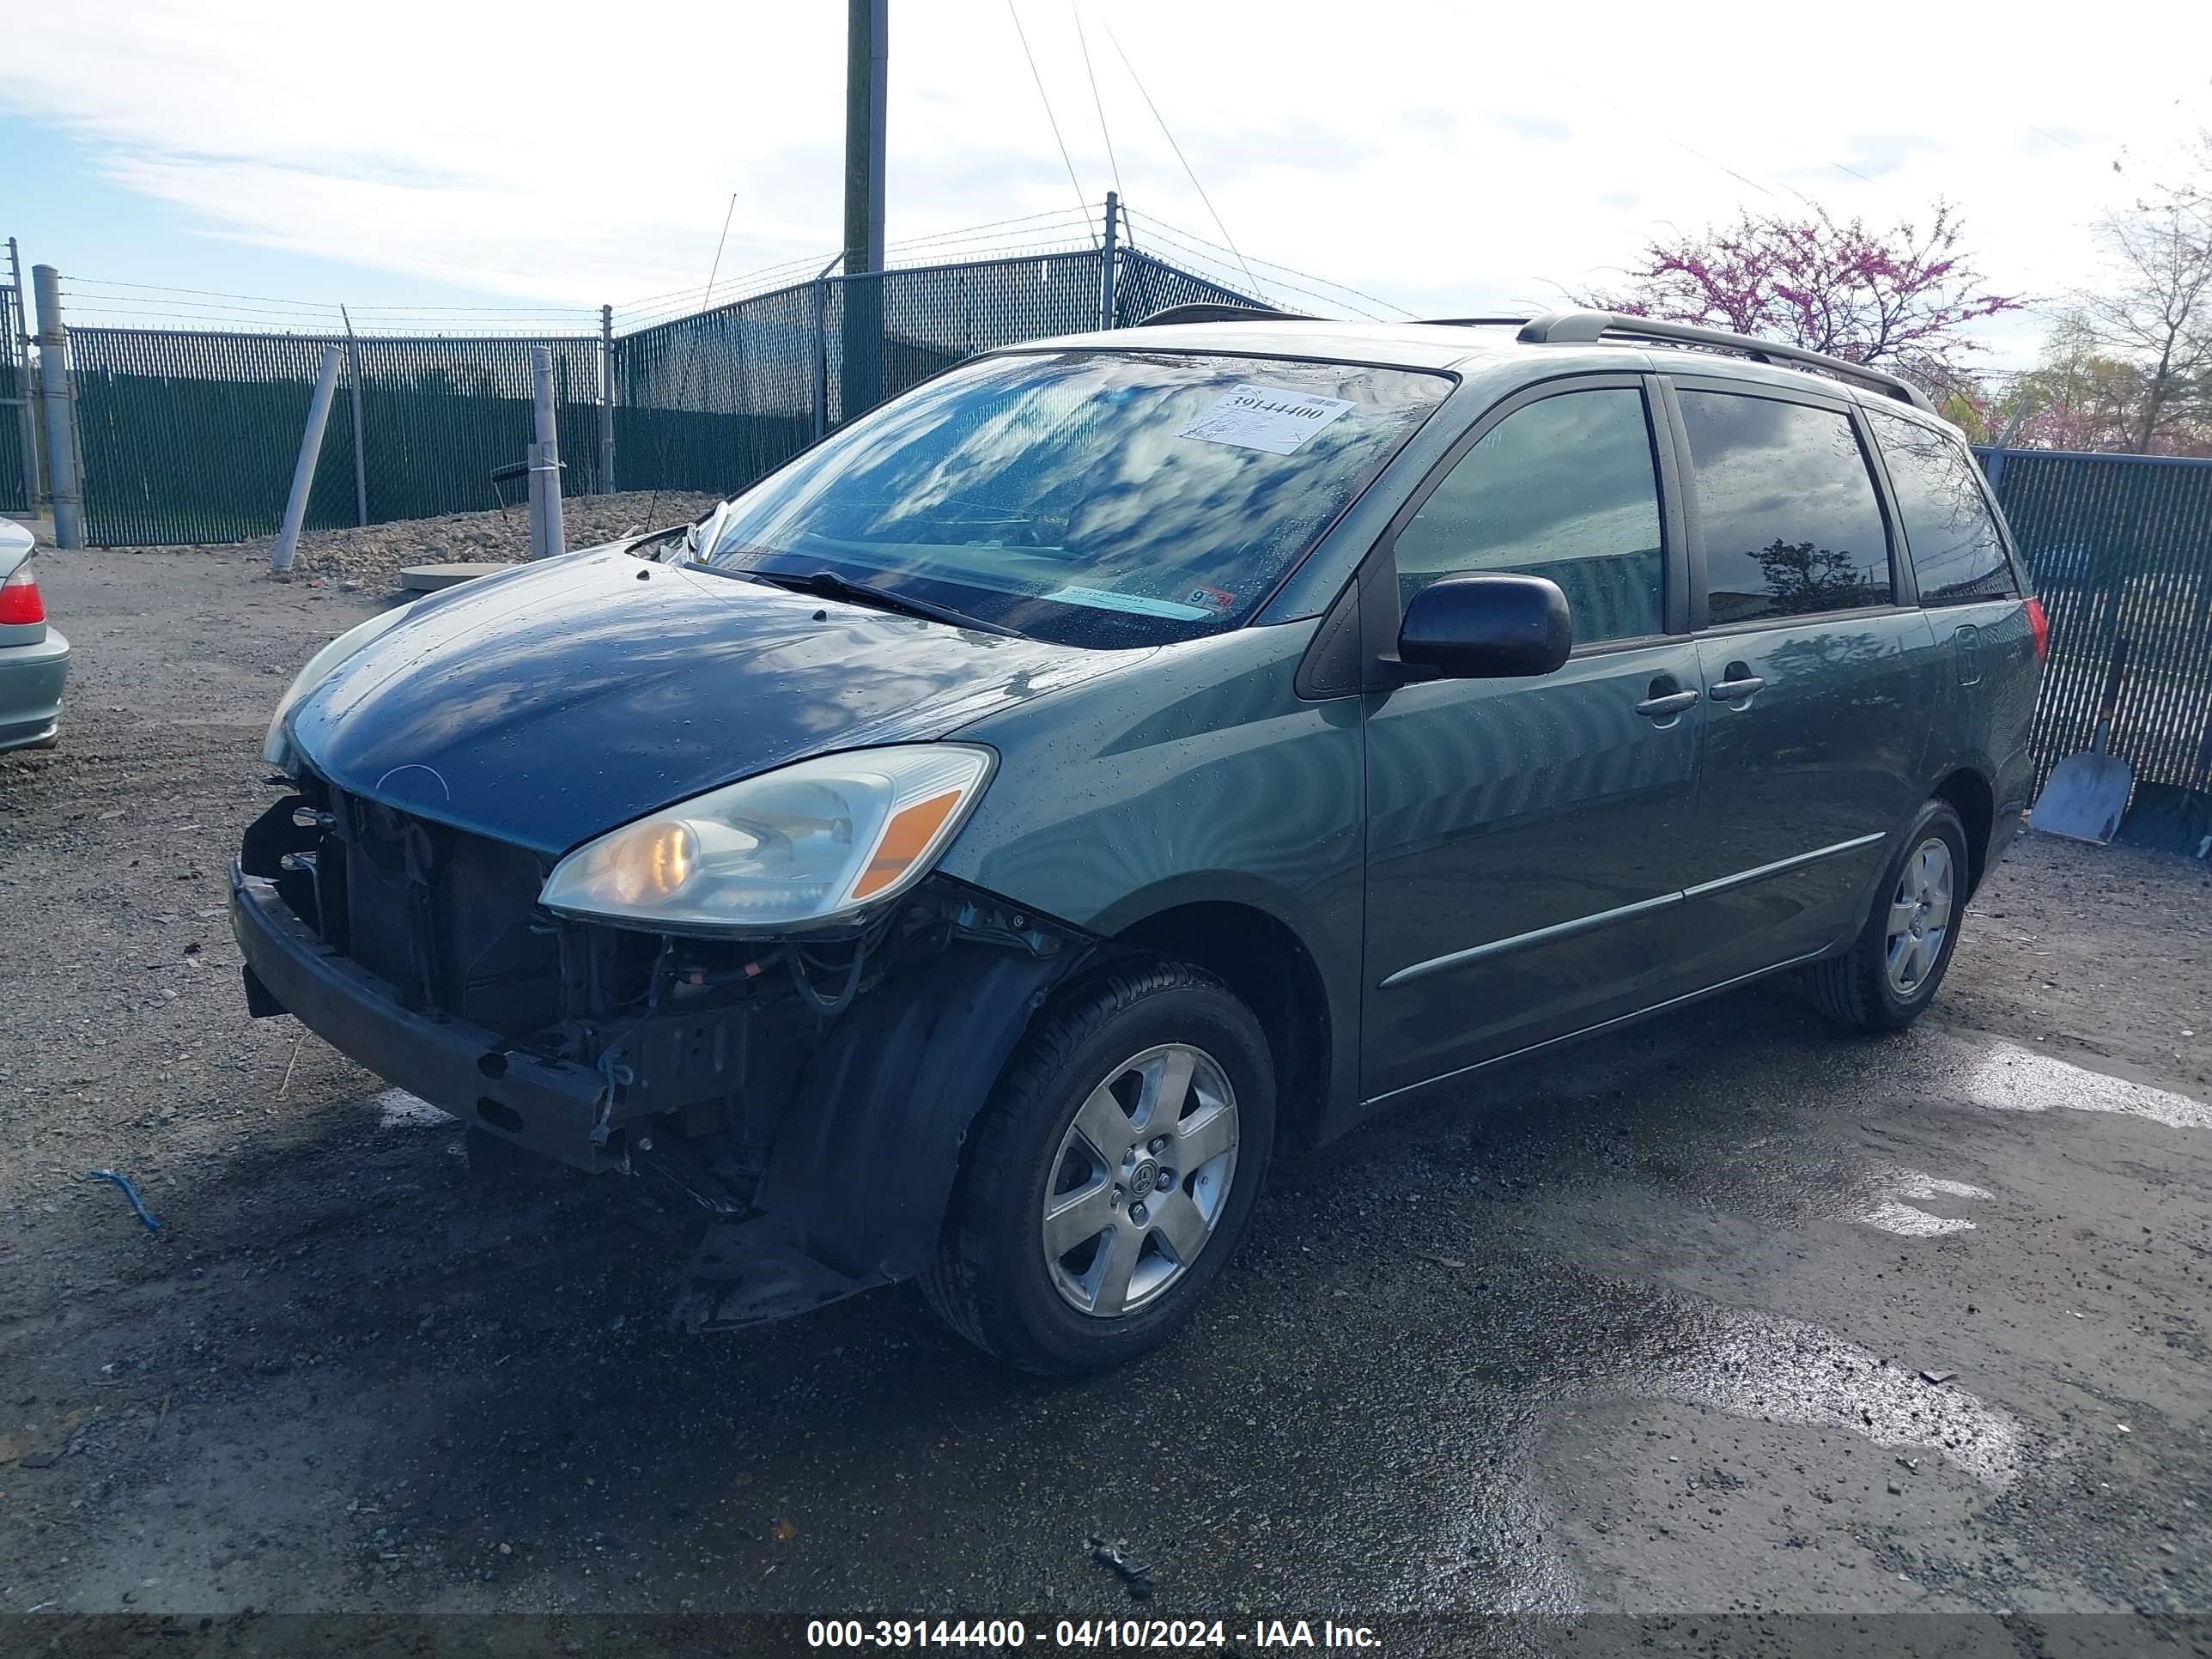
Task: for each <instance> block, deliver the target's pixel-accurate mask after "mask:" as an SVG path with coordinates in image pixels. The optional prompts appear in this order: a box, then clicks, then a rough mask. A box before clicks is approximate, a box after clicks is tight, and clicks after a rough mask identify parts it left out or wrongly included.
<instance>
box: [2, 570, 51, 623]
mask: <svg viewBox="0 0 2212 1659" xmlns="http://www.w3.org/2000/svg"><path fill="white" fill-rule="evenodd" d="M44 621H46V601H45V600H44V599H40V597H39V579H38V578H37V577H35V576H33V574H31V568H30V566H28V565H23V566H21V567H20V568H18V569H17V570H16V572H15V574H14V575H12V576H10V577H9V578H8V580H5V581H0V623H42V622H44Z"/></svg>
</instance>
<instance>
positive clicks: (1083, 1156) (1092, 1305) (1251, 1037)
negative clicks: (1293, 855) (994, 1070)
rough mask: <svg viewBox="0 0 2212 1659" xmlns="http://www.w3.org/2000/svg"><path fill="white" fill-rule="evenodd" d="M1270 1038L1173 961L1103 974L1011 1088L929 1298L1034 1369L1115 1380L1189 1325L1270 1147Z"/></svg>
mask: <svg viewBox="0 0 2212 1659" xmlns="http://www.w3.org/2000/svg"><path fill="white" fill-rule="evenodd" d="M1274 1093H1275V1079H1274V1072H1273V1066H1272V1065H1271V1064H1270V1061H1269V1059H1268V1053H1267V1036H1266V1034H1265V1033H1264V1032H1263V1031H1262V1030H1261V1028H1260V1024H1259V1022H1258V1021H1257V1020H1256V1019H1255V1018H1253V1016H1252V1013H1251V1012H1250V1010H1249V1009H1247V1008H1246V1007H1245V1006H1244V1005H1243V1003H1242V1002H1240V1001H1238V1000H1237V998H1236V997H1235V996H1233V995H1231V993H1230V992H1229V991H1228V989H1227V988H1226V987H1224V986H1222V985H1221V984H1220V983H1218V981H1215V980H1213V979H1212V978H1211V977H1209V976H1208V975H1205V974H1202V973H1200V971H1198V970H1197V969H1194V968H1189V967H1187V966H1184V965H1182V964H1181V963H1152V964H1146V965H1142V966H1131V967H1128V968H1124V969H1116V970H1115V971H1113V972H1111V973H1109V974H1106V975H1102V976H1101V977H1100V978H1099V979H1098V980H1097V981H1094V982H1093V983H1092V984H1091V986H1090V987H1088V988H1087V989H1086V990H1085V991H1084V992H1082V993H1080V994H1079V995H1078V997H1077V998H1076V1000H1074V1001H1073V1002H1072V1003H1071V1004H1070V1005H1069V1006H1066V1008H1064V1009H1062V1010H1061V1011H1060V1012H1059V1013H1058V1014H1056V1015H1054V1017H1053V1018H1050V1019H1048V1021H1047V1022H1046V1023H1045V1024H1044V1025H1043V1026H1042V1028H1041V1029H1040V1030H1037V1031H1036V1032H1035V1033H1033V1034H1032V1035H1031V1036H1030V1038H1029V1039H1028V1040H1027V1041H1026V1042H1024V1045H1023V1047H1022V1048H1021V1049H1020V1051H1019V1052H1018V1054H1016V1056H1015V1058H1014V1059H1013V1060H1012V1061H1011V1062H1010V1063H1009V1064H1008V1066H1007V1068H1006V1073H1004V1075H1003V1076H1002V1077H1001V1078H1000V1083H999V1086H998V1089H997V1090H996V1091H995V1092H994V1097H993V1099H992V1102H991V1103H990V1105H989V1106H987V1108H986V1109H985V1112H984V1115H983V1117H982V1118H981V1120H980V1121H979V1122H978V1125H977V1128H976V1131H975V1142H974V1148H973V1152H972V1153H971V1155H970V1157H969V1160H968V1166H967V1168H966V1169H965V1170H963V1173H962V1176H961V1180H960V1185H959V1187H958V1188H957V1191H956V1192H955V1194H954V1195H953V1200H952V1206H951V1214H950V1216H949V1218H948V1220H947V1223H946V1226H945V1238H944V1242H943V1244H942V1246H941V1248H940V1249H939V1256H938V1260H937V1261H936V1263H935V1264H934V1265H933V1267H931V1268H930V1270H929V1271H928V1272H927V1273H925V1274H924V1275H923V1276H922V1281H921V1283H922V1292H923V1294H924V1295H925V1296H926V1297H927V1298H928V1300H929V1303H930V1305H931V1306H932V1307H933V1308H934V1309H935V1310H937V1312H938V1313H939V1315H940V1316H942V1317H943V1318H944V1319H945V1322H946V1323H947V1324H949V1325H951V1327H952V1328H953V1329H954V1330H956V1331H957V1332H959V1333H960V1334H961V1335H963V1336H964V1337H966V1338H967V1339H968V1340H969V1341H971V1342H974V1343H975V1344H976V1345H977V1346H981V1347H982V1348H985V1349H987V1350H988V1351H989V1352H992V1353H994V1354H995V1355H997V1356H998V1357H999V1358H1001V1359H1003V1360H1006V1362H1007V1363H1008V1364H1013V1365H1017V1366H1019V1367H1020V1368H1022V1369H1023V1370H1031V1371H1041V1372H1073V1371H1090V1370H1104V1369H1106V1368H1107V1367H1109V1366H1112V1365H1117V1364H1121V1363H1122V1362H1124V1361H1126V1360H1128V1359H1131V1358H1135V1357H1136V1356H1137V1355H1138V1354H1139V1353H1142V1352H1145V1351H1146V1349H1147V1348H1150V1347H1152V1346H1154V1345H1155V1344H1157V1343H1158V1342H1160V1341H1161V1340H1164V1339H1165V1338H1166V1337H1167V1336H1168V1334H1170V1332H1172V1331H1173V1330H1174V1329H1175V1328H1176V1327H1177V1326H1179V1325H1180V1324H1182V1322H1183V1321H1184V1320H1185V1319H1186V1318H1188V1316H1189V1315H1190V1312H1191V1310H1192V1309H1193V1308H1194V1306H1195V1304H1197V1302H1198V1301H1199V1299H1200V1297H1202V1296H1204V1294H1205V1293H1206V1287H1207V1286H1208V1285H1211V1284H1212V1282H1213V1280H1214V1279H1215V1278H1216V1277H1217V1276H1218V1274H1219V1273H1220V1271H1221V1268H1222V1266H1223V1264H1224V1262H1225V1261H1226V1259H1227V1258H1228V1256H1229V1254H1230V1252H1231V1250H1232V1249H1235V1247H1236V1244H1237V1240H1238V1238H1239V1237H1241V1236H1242V1235H1243V1231H1244V1228H1245V1225H1246V1224H1247V1223H1248V1222H1249V1220H1250V1218H1251V1213H1252V1206H1253V1201H1254V1200H1255V1196H1256V1195H1257V1194H1258V1191H1259V1188H1260V1183H1261V1180H1262V1178H1263V1177H1264V1176H1265V1175H1266V1173H1267V1158H1268V1153H1269V1152H1270V1150H1271V1148H1272V1146H1273V1139H1274V1122H1275V1110H1274Z"/></svg>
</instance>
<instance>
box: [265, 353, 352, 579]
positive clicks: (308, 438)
mask: <svg viewBox="0 0 2212 1659" xmlns="http://www.w3.org/2000/svg"><path fill="white" fill-rule="evenodd" d="M344 359H345V348H344V347H343V346H341V345H337V344H331V345H327V346H325V347H324V348H323V368H322V372H321V373H320V374H317V375H316V376H315V395H314V396H313V397H312V398H309V399H308V400H307V431H306V432H305V433H303V434H301V438H300V459H299V461H298V463H297V464H296V465H294V467H293V468H292V494H291V496H290V498H289V500H287V501H285V503H284V527H283V529H281V530H279V531H278V532H276V545H275V546H274V547H272V548H270V550H269V574H270V575H272V576H281V575H283V574H285V573H286V572H287V571H289V570H290V569H291V568H292V556H293V555H294V554H295V553H296V552H298V551H299V550H300V526H301V525H303V524H305V523H306V522H307V496H308V494H309V492H310V491H312V490H313V489H314V487H315V463H316V461H317V460H319V459H321V456H322V453H323V428H325V426H327V425H329V424H330V419H331V395H332V394H333V393H334V392H337V385H338V365H339V363H341V362H343V361H344Z"/></svg>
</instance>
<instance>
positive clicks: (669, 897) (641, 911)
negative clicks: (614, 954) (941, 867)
mask: <svg viewBox="0 0 2212 1659" xmlns="http://www.w3.org/2000/svg"><path fill="white" fill-rule="evenodd" d="M996 762H997V757H995V756H994V754H993V753H992V751H991V750H988V749H984V748H981V747H979V746H977V745H975V744H959V743H931V744H901V745H899V746H896V747H893V748H885V749H859V750H853V751H851V752H850V753H848V754H842V755H825V756H823V757H820V758H818V759H816V760H807V761H799V762H798V763H795V764H793V765H790V766H786V767H781V768H779V769H777V770H775V771H773V772H764V773H763V774H761V775H759V776H758V777H754V778H747V779H745V780H744V781H743V782H741V783H732V784H729V785H726V786H725V787H722V788H720V789H714V790H709V791H708V793H705V794H703V795H698V796H695V797H694V798H693V799H690V800H688V801H684V802H683V803H681V804H680V805H675V806H671V807H667V808H665V809H664V810H663V811H659V812H656V813H654V814H653V816H652V817H647V818H641V819H640V820H639V821H638V822H637V823H631V824H625V825H624V826H623V828H622V829H617V830H613V831H611V833H609V834H607V835H604V836H600V837H599V839H598V840H597V841H593V842H586V843H585V844H584V845H583V846H581V847H580V848H577V849H576V850H575V851H574V852H573V853H571V854H568V857H566V858H564V859H562V860H561V862H560V863H559V864H558V865H556V866H555V867H554V871H553V873H552V874H551V875H550V877H548V878H546V882H545V887H544V891H543V892H541V893H540V894H539V895H538V902H539V903H541V904H543V905H544V906H545V908H547V909H549V910H555V911H558V912H559V913H560V914H562V915H569V916H579V917H586V918H589V919H591V920H592V921H609V922H614V923H617V924H618V925H620V926H623V927H646V928H651V929H653V930H654V931H655V932H659V933H699V934H707V935H715V934H722V935H730V934H743V933H775V932H780V931H785V930H788V929H790V928H793V927H814V926H818V925H821V924H824V923H834V922H839V921H844V920H846V919H847V918H849V917H852V916H854V915H859V914H860V913H861V912H863V911H869V910H873V909H875V908H877V907H878V906H879V905H882V904H885V903H888V902H890V901H891V900H893V899H896V897H898V896H899V895H900V894H902V893H903V892H905V891H906V890H908V888H910V887H912V886H913V885H914V884H915V883H916V882H918V881H920V880H921V878H922V877H923V876H925V875H927V873H928V872H929V869H930V866H932V865H933V863H934V862H935V861H936V859H937V856H938V854H939V853H941V852H943V851H944V849H945V846H946V845H947V844H948V843H949V842H951V839H952V837H953V836H955V835H956V834H957V833H958V831H959V829H960V826H961V824H962V823H963V822H965V821H966V819H967V817H968V814H969V811H970V810H971V809H973V807H974V806H975V802H976V801H977V800H978V799H980V798H981V795H982V793H983V788H984V786H985V785H986V784H987V783H988V782H989V781H990V777H991V770H992V768H993V767H994V765H995V764H996Z"/></svg>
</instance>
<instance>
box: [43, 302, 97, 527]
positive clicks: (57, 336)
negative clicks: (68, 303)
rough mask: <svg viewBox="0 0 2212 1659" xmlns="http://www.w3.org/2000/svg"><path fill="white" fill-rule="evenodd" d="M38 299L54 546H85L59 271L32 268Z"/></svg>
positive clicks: (80, 477)
mask: <svg viewBox="0 0 2212 1659" xmlns="http://www.w3.org/2000/svg"><path fill="white" fill-rule="evenodd" d="M31 286H32V287H33V289H36V290H37V291H38V300H39V399H40V402H41V403H42V404H44V405H45V406H46V481H47V495H48V498H49V499H50V500H51V501H52V503H53V508H54V545H55V546H56V547H82V546H83V545H84V481H83V477H82V475H81V474H80V473H79V471H77V459H76V457H77V451H76V421H75V420H74V419H72V418H71V414H72V411H71V410H70V380H69V331H68V329H66V328H65V327H64V326H63V324H62V279H61V273H60V272H59V271H58V270H55V269H54V268H53V267H52V265H33V266H32V267H31Z"/></svg>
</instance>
